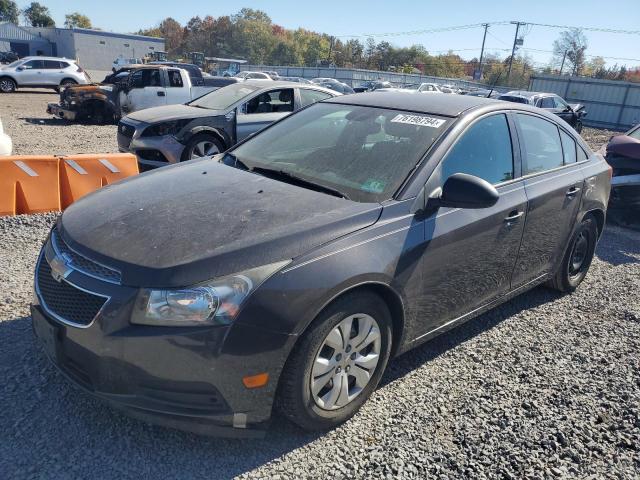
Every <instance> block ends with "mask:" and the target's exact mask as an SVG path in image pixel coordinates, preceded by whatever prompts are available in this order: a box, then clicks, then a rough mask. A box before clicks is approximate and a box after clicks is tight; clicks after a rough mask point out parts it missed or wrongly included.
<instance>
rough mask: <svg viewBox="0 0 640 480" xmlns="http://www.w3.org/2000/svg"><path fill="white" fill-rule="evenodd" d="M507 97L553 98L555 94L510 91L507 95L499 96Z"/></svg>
mask: <svg viewBox="0 0 640 480" xmlns="http://www.w3.org/2000/svg"><path fill="white" fill-rule="evenodd" d="M505 95H506V96H509V97H523V98H533V97H551V96H554V95H555V93H546V92H529V91H527V90H512V91H510V92H507V93H503V94H502V95H500V96H505Z"/></svg>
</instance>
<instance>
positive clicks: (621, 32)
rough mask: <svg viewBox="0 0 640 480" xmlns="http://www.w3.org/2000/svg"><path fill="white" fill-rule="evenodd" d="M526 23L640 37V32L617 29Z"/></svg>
mask: <svg viewBox="0 0 640 480" xmlns="http://www.w3.org/2000/svg"><path fill="white" fill-rule="evenodd" d="M526 23H527V25H535V26H538V27H548V28H563V29H579V30H585V31H587V32H603V33H620V34H624V35H640V30H618V29H615V28H602V27H572V26H571V25H552V24H549V23H531V22H526Z"/></svg>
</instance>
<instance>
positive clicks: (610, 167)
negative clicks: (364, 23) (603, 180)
mask: <svg viewBox="0 0 640 480" xmlns="http://www.w3.org/2000/svg"><path fill="white" fill-rule="evenodd" d="M607 166H608V167H609V180H611V179H612V178H613V167H612V166H611V165H609V164H607Z"/></svg>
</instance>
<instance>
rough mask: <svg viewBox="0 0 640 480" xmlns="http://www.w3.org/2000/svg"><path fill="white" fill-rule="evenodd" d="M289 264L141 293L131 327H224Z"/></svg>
mask: <svg viewBox="0 0 640 480" xmlns="http://www.w3.org/2000/svg"><path fill="white" fill-rule="evenodd" d="M288 263H289V260H286V261H283V262H277V263H271V264H269V265H264V266H262V267H257V268H252V269H251V270H246V271H244V272H241V273H236V274H234V275H229V276H227V277H221V278H218V279H215V280H211V281H209V282H205V283H203V284H200V285H195V286H193V287H189V288H181V289H175V290H151V289H142V290H140V293H139V294H138V298H137V300H136V305H135V307H134V310H133V314H132V316H131V323H136V324H140V325H163V326H198V325H228V324H229V323H231V322H232V321H233V320H234V319H235V318H236V316H237V314H238V312H239V311H240V307H241V306H242V303H243V302H244V301H245V300H246V299H247V298H248V297H249V295H251V293H252V292H253V291H254V290H255V289H256V288H258V287H259V286H260V284H262V283H263V282H264V281H265V280H266V279H267V278H269V277H270V276H271V275H273V274H274V273H276V272H277V271H278V270H280V269H281V268H282V267H284V266H285V265H287V264H288Z"/></svg>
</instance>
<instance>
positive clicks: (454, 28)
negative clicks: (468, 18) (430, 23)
mask: <svg viewBox="0 0 640 480" xmlns="http://www.w3.org/2000/svg"><path fill="white" fill-rule="evenodd" d="M485 23H487V22H485ZM485 23H471V24H468V25H454V26H452V27H440V28H430V29H426V30H412V31H408V32H385V33H362V34H359V35H334V36H335V37H338V38H347V37H350V38H352V37H399V36H404V35H424V34H429V33H442V32H454V31H457V30H468V29H471V28H478V27H482V28H484V25H485ZM508 23H509V22H491V23H489V25H506V24H508Z"/></svg>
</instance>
